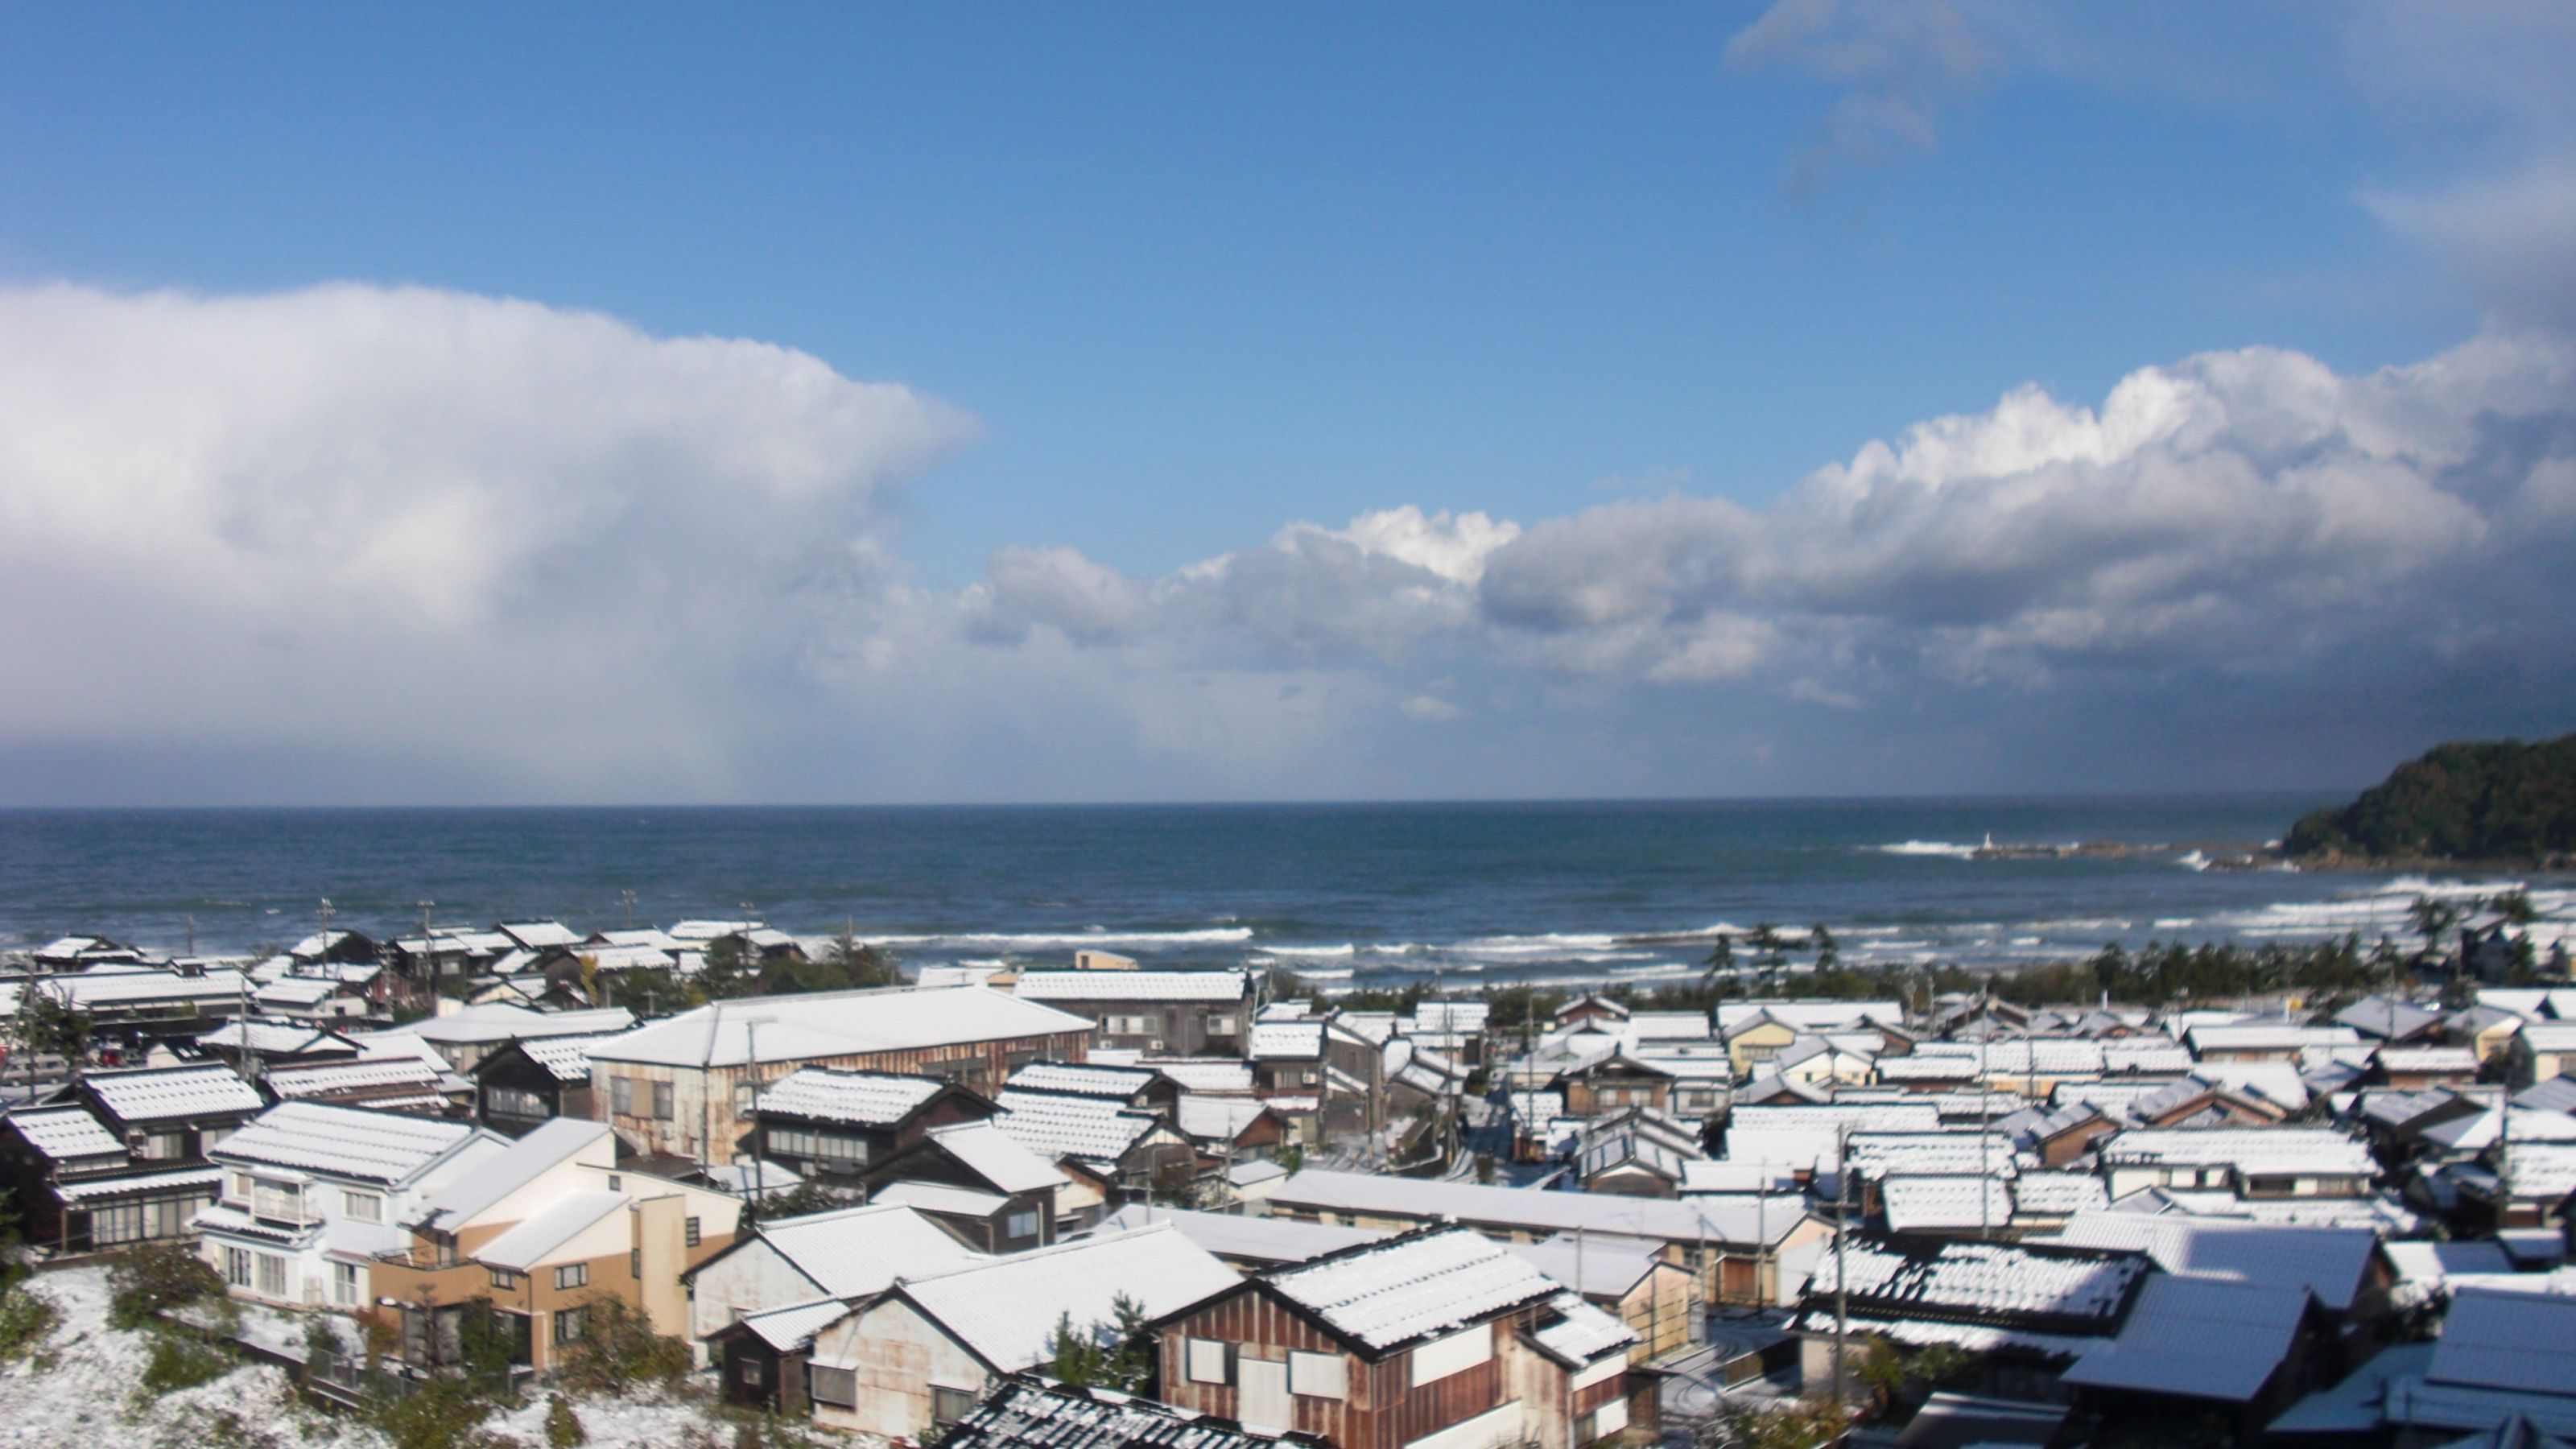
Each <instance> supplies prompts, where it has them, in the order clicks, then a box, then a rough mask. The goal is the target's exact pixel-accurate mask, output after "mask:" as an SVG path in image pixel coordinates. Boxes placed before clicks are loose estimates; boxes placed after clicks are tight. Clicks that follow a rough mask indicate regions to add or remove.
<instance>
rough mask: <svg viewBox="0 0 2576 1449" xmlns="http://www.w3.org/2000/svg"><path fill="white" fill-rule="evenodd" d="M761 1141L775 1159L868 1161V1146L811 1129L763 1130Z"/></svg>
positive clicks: (852, 1136)
mask: <svg viewBox="0 0 2576 1449" xmlns="http://www.w3.org/2000/svg"><path fill="white" fill-rule="evenodd" d="M761 1135H762V1140H763V1141H765V1142H767V1143H768V1144H769V1151H770V1155H771V1156H774V1157H801V1158H803V1159H805V1160H807V1161H809V1162H845V1163H853V1164H859V1165H864V1164H865V1163H866V1162H867V1160H868V1142H867V1139H866V1138H864V1137H860V1136H857V1135H855V1134H852V1133H848V1132H819V1131H816V1130H815V1129H813V1128H811V1127H778V1126H772V1127H768V1128H765V1129H763V1131H762V1134H761Z"/></svg>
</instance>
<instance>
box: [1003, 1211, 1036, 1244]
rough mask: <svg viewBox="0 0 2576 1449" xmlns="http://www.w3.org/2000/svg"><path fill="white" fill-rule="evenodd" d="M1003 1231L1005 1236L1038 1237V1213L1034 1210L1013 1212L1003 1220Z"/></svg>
mask: <svg viewBox="0 0 2576 1449" xmlns="http://www.w3.org/2000/svg"><path fill="white" fill-rule="evenodd" d="M1002 1233H1003V1235H1004V1236H1005V1237H1012V1238H1034V1237H1036V1236H1037V1235H1038V1215H1037V1213H1036V1212H1035V1211H1034V1210H1032V1211H1029V1212H1019V1213H1013V1214H1011V1215H1010V1216H1009V1217H1007V1218H1004V1219H1003V1220H1002Z"/></svg>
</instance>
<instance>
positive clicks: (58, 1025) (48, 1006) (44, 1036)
mask: <svg viewBox="0 0 2576 1449" xmlns="http://www.w3.org/2000/svg"><path fill="white" fill-rule="evenodd" d="M90 1032H91V1023H90V1018H89V1013H88V1012H86V1011H82V1010H80V1009H78V1008H77V1007H74V1006H73V1005H72V1004H71V1003H69V1002H67V1001H65V1000H63V999H62V998H61V997H59V996H56V995H55V994H54V993H53V992H51V991H48V990H45V989H44V988H43V987H42V986H41V985H38V986H35V987H34V988H33V989H31V990H29V991H28V992H27V993H26V1000H25V1001H24V1002H23V1003H22V1004H21V1005H20V1007H19V1008H18V1022H17V1030H16V1033H15V1035H16V1036H17V1039H18V1045H19V1046H20V1047H22V1048H23V1049H25V1050H26V1051H27V1052H28V1054H30V1055H32V1056H45V1055H48V1054H50V1055H53V1056H58V1057H61V1058H62V1059H63V1060H64V1061H66V1062H68V1063H70V1064H71V1068H72V1070H73V1071H75V1072H77V1071H79V1070H80V1065H81V1063H82V1062H83V1061H84V1060H86V1059H87V1057H88V1055H89V1039H90Z"/></svg>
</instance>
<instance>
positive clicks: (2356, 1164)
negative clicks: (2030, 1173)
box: [2095, 1127, 2379, 1177]
mask: <svg viewBox="0 0 2576 1449" xmlns="http://www.w3.org/2000/svg"><path fill="white" fill-rule="evenodd" d="M2095 1150H2096V1151H2098V1152H2099V1153H2100V1154H2101V1157H2102V1160H2103V1162H2105V1163H2167V1162H2170V1163H2188V1164H2197V1165H2200V1166H2207V1167H2220V1166H2229V1167H2237V1168H2241V1169H2242V1170H2244V1171H2246V1172H2249V1173H2260V1174H2262V1175H2265V1176H2291V1175H2297V1176H2309V1175H2325V1176H2333V1177H2369V1176H2372V1175H2373V1174H2375V1173H2377V1172H2378V1170H2379V1167H2378V1164H2377V1163H2375V1162H2374V1161H2372V1160H2371V1156H2370V1149H2369V1148H2367V1147H2365V1146H2363V1145H2362V1144H2361V1143H2359V1142H2356V1141H2354V1140H2353V1139H2352V1138H2350V1137H2348V1136H2346V1135H2344V1134H2343V1133H2341V1132H2338V1131H2336V1130H2334V1129H2332V1128H2327V1127H2180V1128H2168V1129H2150V1128H2143V1127H2133V1128H2131V1129H2129V1130H2128V1131H2125V1132H2118V1133H2114V1134H2113V1135H2111V1136H2109V1137H2106V1138H2104V1139H2103V1140H2102V1141H2101V1142H2100V1143H2099V1144H2097V1146H2096V1148H2095Z"/></svg>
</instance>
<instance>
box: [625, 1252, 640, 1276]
mask: <svg viewBox="0 0 2576 1449" xmlns="http://www.w3.org/2000/svg"><path fill="white" fill-rule="evenodd" d="M626 1276H627V1277H629V1278H641V1277H643V1276H644V1250H643V1249H642V1248H629V1249H627V1250H626Z"/></svg>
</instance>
